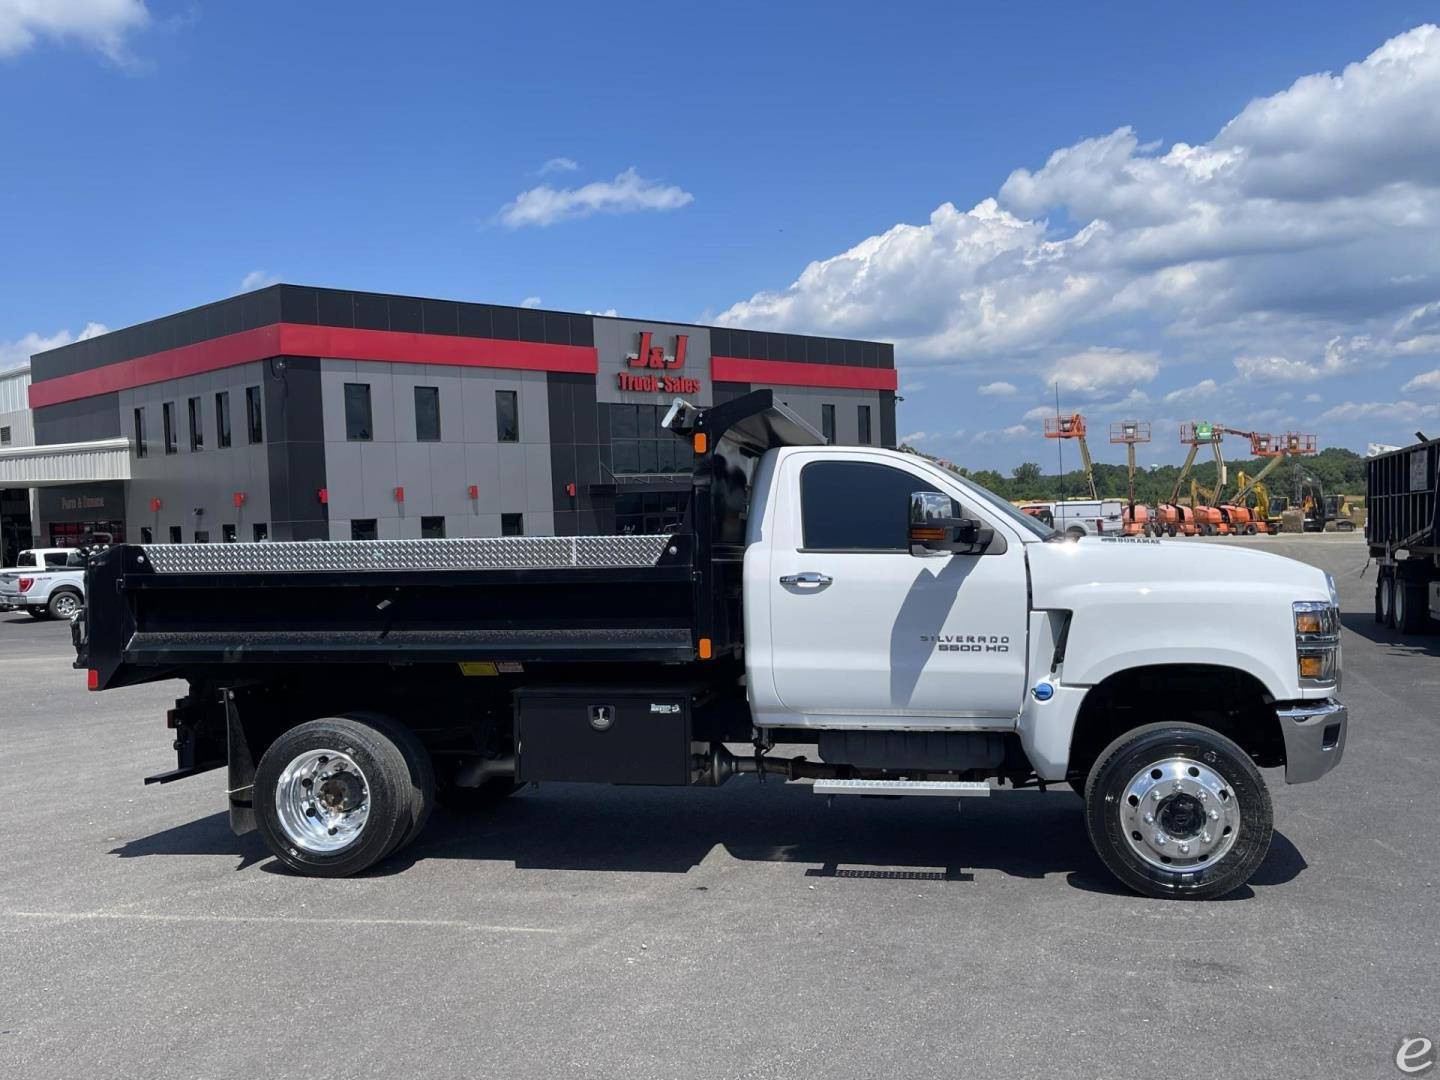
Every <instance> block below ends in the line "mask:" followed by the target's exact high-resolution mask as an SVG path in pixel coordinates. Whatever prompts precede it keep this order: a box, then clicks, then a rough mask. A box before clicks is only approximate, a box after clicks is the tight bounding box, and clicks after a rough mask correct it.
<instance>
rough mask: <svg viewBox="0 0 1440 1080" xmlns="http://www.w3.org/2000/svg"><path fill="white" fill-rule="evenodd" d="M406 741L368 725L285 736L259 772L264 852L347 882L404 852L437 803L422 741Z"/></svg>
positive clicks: (347, 720)
mask: <svg viewBox="0 0 1440 1080" xmlns="http://www.w3.org/2000/svg"><path fill="white" fill-rule="evenodd" d="M407 736H408V739H407ZM410 740H414V735H413V733H411V732H410V731H409V730H408V729H405V728H402V727H401V725H399V724H396V723H394V722H393V721H390V720H388V719H385V718H383V717H373V716H365V715H356V716H337V717H327V718H325V719H323V720H311V721H309V722H307V723H304V724H300V725H299V726H298V727H294V728H291V729H290V730H289V731H286V732H284V733H283V734H281V735H280V737H279V738H277V739H276V740H275V741H274V742H273V743H271V744H270V747H269V748H268V749H267V750H266V751H265V754H264V755H263V756H262V757H261V759H260V764H259V766H258V767H257V768H256V770H255V787H254V800H255V819H256V825H257V826H258V828H259V831H260V835H261V837H262V838H263V839H264V841H265V844H266V846H267V847H268V848H269V849H270V851H271V852H272V853H273V854H274V855H275V857H276V858H277V859H279V860H280V861H281V862H282V863H284V864H285V865H286V866H287V867H289V868H290V869H291V870H294V871H296V872H297V873H300V874H305V875H307V876H310V877H348V876H349V875H351V874H357V873H359V872H360V871H362V870H365V869H368V868H369V867H371V866H373V865H374V864H375V863H377V862H379V861H380V860H381V859H383V858H385V857H386V856H388V855H390V854H392V853H393V852H395V851H397V850H399V848H401V847H403V846H404V845H405V844H406V843H408V842H409V841H410V840H411V839H413V838H414V836H415V834H416V833H417V832H418V831H419V829H420V827H421V826H422V825H423V824H424V819H425V817H427V816H428V813H429V804H430V801H431V800H432V799H433V797H434V776H433V773H432V772H430V771H429V768H428V766H429V761H428V757H426V758H425V760H424V764H423V765H422V764H421V762H420V760H419V759H417V758H416V757H415V755H414V750H415V748H416V747H419V743H418V740H415V742H414V746H411V745H407V743H408V742H409V741H410ZM419 751H420V753H421V754H422V755H423V754H424V748H423V747H419Z"/></svg>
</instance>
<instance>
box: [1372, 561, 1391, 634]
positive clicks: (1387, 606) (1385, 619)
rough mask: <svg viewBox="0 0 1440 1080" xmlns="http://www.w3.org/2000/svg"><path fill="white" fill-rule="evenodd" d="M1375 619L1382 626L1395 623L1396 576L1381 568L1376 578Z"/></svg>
mask: <svg viewBox="0 0 1440 1080" xmlns="http://www.w3.org/2000/svg"><path fill="white" fill-rule="evenodd" d="M1375 621H1376V622H1377V623H1379V624H1380V625H1381V626H1394V625H1395V577H1394V574H1393V573H1391V572H1390V571H1388V570H1381V571H1380V576H1379V577H1378V578H1376V579H1375Z"/></svg>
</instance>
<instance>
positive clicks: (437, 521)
mask: <svg viewBox="0 0 1440 1080" xmlns="http://www.w3.org/2000/svg"><path fill="white" fill-rule="evenodd" d="M420 539H421V540H444V539H445V519H444V518H443V517H422V518H421V519H420Z"/></svg>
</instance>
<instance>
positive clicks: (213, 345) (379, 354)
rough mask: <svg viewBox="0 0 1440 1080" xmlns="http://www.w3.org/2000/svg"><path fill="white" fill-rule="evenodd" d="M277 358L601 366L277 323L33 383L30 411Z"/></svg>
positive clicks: (525, 351)
mask: <svg viewBox="0 0 1440 1080" xmlns="http://www.w3.org/2000/svg"><path fill="white" fill-rule="evenodd" d="M272 356H316V357H324V358H330V359H337V360H380V361H388V362H390V363H394V364H450V365H453V366H455V367H489V368H508V369H510V370H518V371H567V372H575V373H578V374H583V375H594V374H595V373H596V372H597V371H598V370H599V367H600V362H599V359H598V354H597V353H596V351H595V349H594V348H593V347H590V346H586V345H545V344H542V343H540V342H535V341H500V340H497V339H492V338H470V337H447V336H442V335H438V334H405V333H399V332H396V331H391V330H353V329H350V328H348V327H337V326H306V325H303V324H300V323H274V324H272V325H270V326H262V327H258V328H257V329H254V330H242V331H241V332H240V333H238V334H227V335H225V336H224V337H218V338H212V339H210V340H209V341H197V342H196V343H195V344H193V345H182V346H180V347H179V348H178V349H166V350H165V351H164V352H158V353H151V354H150V355H149V356H139V357H136V358H135V359H133V360H122V361H121V362H120V363H117V364H106V365H105V366H104V367H98V368H93V369H91V370H90V371H79V372H76V373H75V374H73V375H61V376H59V377H58V378H54V379H43V380H41V381H40V382H32V383H31V384H30V407H31V408H32V409H38V408H42V407H44V406H46V405H58V404H60V403H61V402H65V401H75V400H77V399H79V398H87V397H94V396H95V395H97V394H109V393H113V392H114V391H116V390H130V389H133V388H134V387H137V386H148V385H150V384H152V383H158V382H165V381H166V380H167V379H178V378H182V377H183V376H186V375H199V374H201V373H202V372H206V371H219V370H221V369H223V368H229V367H238V366H239V365H241V364H250V363H254V362H255V361H257V360H266V359H269V358H270V357H272Z"/></svg>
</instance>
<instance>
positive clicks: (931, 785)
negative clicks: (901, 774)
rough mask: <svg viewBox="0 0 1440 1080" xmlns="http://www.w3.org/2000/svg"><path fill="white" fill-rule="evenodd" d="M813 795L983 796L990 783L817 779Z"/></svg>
mask: <svg viewBox="0 0 1440 1080" xmlns="http://www.w3.org/2000/svg"><path fill="white" fill-rule="evenodd" d="M814 790H815V794H816V795H939V796H941V797H942V798H947V799H955V798H960V797H964V796H971V797H979V798H984V797H987V796H989V794H990V790H991V788H990V785H989V784H987V783H985V782H984V781H983V780H816V781H815V788H814Z"/></svg>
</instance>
